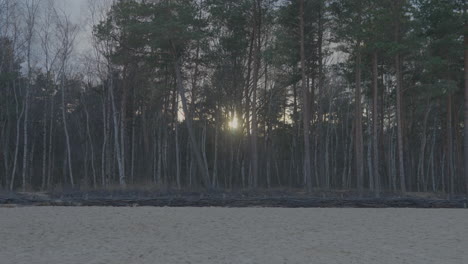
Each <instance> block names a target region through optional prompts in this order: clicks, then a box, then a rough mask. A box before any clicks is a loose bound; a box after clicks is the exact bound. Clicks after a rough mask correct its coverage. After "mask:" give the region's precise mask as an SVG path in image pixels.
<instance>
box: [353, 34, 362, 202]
mask: <svg viewBox="0 0 468 264" xmlns="http://www.w3.org/2000/svg"><path fill="white" fill-rule="evenodd" d="M356 49H357V52H356V89H355V94H354V96H355V99H354V104H355V109H354V115H355V116H354V120H355V123H356V124H355V126H354V130H355V140H354V144H355V155H356V180H357V182H356V184H357V189H358V191H359V193H360V194H362V192H363V188H364V157H363V156H364V155H363V153H364V145H363V137H362V105H361V42H360V41H358V42H357V47H356Z"/></svg>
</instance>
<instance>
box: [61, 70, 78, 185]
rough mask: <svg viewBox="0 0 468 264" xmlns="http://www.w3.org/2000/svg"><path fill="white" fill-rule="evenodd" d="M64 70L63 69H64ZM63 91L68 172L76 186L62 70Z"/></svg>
mask: <svg viewBox="0 0 468 264" xmlns="http://www.w3.org/2000/svg"><path fill="white" fill-rule="evenodd" d="M62 70H63V69H62ZM60 85H61V87H60V88H61V89H60V90H61V91H62V93H61V94H62V118H63V130H64V131H65V142H66V144H67V159H68V174H69V177H70V184H71V186H72V188H73V187H75V183H74V179H73V169H72V158H71V146H70V134H69V132H68V122H67V115H66V110H65V109H66V106H65V75H64V73H63V72H62V80H61V84H60Z"/></svg>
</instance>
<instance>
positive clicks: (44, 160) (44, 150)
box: [41, 98, 47, 190]
mask: <svg viewBox="0 0 468 264" xmlns="http://www.w3.org/2000/svg"><path fill="white" fill-rule="evenodd" d="M46 100H47V98H45V100H44V101H46ZM46 164H47V102H44V115H43V120H42V179H41V190H44V188H45V185H46V179H47V175H46V174H47V166H46Z"/></svg>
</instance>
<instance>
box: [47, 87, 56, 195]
mask: <svg viewBox="0 0 468 264" xmlns="http://www.w3.org/2000/svg"><path fill="white" fill-rule="evenodd" d="M54 98H55V97H54V96H53V95H52V97H51V98H50V122H49V147H48V149H49V153H48V156H49V164H48V166H47V167H48V169H47V188H49V187H50V182H51V180H52V173H53V168H52V167H53V165H54V159H53V152H52V149H53V145H54V140H53V137H54V106H55V100H54Z"/></svg>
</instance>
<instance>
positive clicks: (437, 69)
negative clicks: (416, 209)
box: [0, 0, 468, 196]
mask: <svg viewBox="0 0 468 264" xmlns="http://www.w3.org/2000/svg"><path fill="white" fill-rule="evenodd" d="M102 3H104V1H91V2H90V4H89V5H90V6H89V7H90V8H89V10H90V12H89V19H88V22H89V23H90V24H91V25H92V37H90V40H89V45H88V46H89V47H88V48H87V50H85V52H83V54H78V53H77V52H76V49H77V47H76V46H77V43H78V39H77V36H81V35H79V32H80V31H81V32H86V28H88V27H89V25H74V24H73V23H72V22H71V20H70V19H69V17H68V16H67V14H66V13H65V12H63V11H60V10H59V9H57V8H55V7H54V4H53V1H38V0H22V1H9V0H0V70H1V73H0V186H1V187H3V188H4V189H9V190H47V189H52V188H55V187H64V186H67V187H73V188H99V189H105V188H109V187H112V186H116V185H119V186H121V187H126V186H129V185H135V186H140V187H144V186H154V187H158V188H178V189H195V188H207V189H211V188H215V189H241V188H249V189H252V188H253V189H255V188H294V189H297V188H303V189H305V190H308V191H313V190H337V189H345V190H351V189H355V190H357V191H359V192H363V191H369V192H372V193H375V194H376V195H377V196H378V195H379V194H380V193H381V192H384V191H385V192H402V193H405V192H445V193H450V194H455V193H464V192H466V191H467V190H468V169H466V167H465V166H468V160H467V156H468V155H464V153H467V152H468V140H467V137H468V135H467V134H468V128H467V127H468V117H467V116H468V98H467V97H465V96H468V86H467V85H468V84H467V83H468V81H467V79H468V76H467V75H468V71H467V67H466V63H467V60H468V57H467V56H468V55H467V45H468V44H467V43H468V42H467V41H468V40H467V39H466V34H467V33H468V32H467V26H466V25H468V24H467V23H466V21H467V20H466V3H465V1H463V0H355V1H349V0H298V1H277V0H239V1H228V0H184V1H179V0H160V1H149V0H147V1H124V0H121V1H114V3H112V4H111V5H110V6H107V7H106V6H104V5H103V6H100V4H102ZM464 41H465V42H464ZM464 135H465V136H464Z"/></svg>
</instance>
